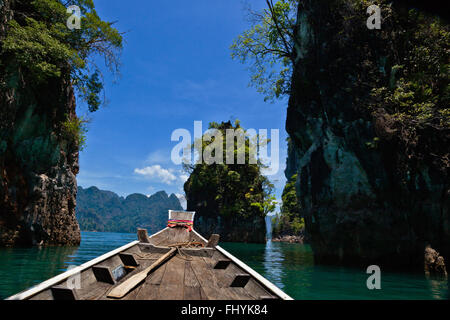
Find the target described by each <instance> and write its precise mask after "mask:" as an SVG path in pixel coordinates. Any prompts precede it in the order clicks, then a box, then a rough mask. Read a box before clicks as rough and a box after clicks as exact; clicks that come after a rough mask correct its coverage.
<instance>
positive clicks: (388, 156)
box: [286, 0, 450, 268]
mask: <svg viewBox="0 0 450 320" xmlns="http://www.w3.org/2000/svg"><path fill="white" fill-rule="evenodd" d="M335 2H336V1H322V0H320V1H317V0H307V1H302V2H301V4H300V6H301V8H300V10H299V13H298V22H299V27H298V29H297V33H296V37H297V43H296V52H297V55H296V62H295V65H294V73H293V78H292V93H291V96H290V100H289V106H288V114H287V121H286V129H287V131H288V133H289V135H290V145H289V151H288V160H287V169H286V177H287V178H290V177H291V176H292V175H294V174H296V173H297V174H298V178H297V184H296V186H297V194H298V197H299V200H300V202H301V206H302V209H301V210H302V215H303V216H304V217H305V222H306V231H307V233H308V236H309V238H310V243H311V245H312V247H313V250H314V255H315V258H316V261H321V262H326V263H348V264H361V265H365V264H367V263H369V264H379V265H391V266H398V267H408V268H409V267H411V266H417V267H418V268H423V252H424V248H425V246H426V245H427V244H431V245H432V246H433V248H436V249H438V250H439V252H441V254H442V255H443V256H444V257H445V259H446V260H448V259H449V257H450V227H449V198H450V193H449V175H448V167H447V169H445V170H442V167H439V166H437V165H436V163H435V161H434V159H435V158H433V156H432V154H433V152H434V153H436V154H439V152H441V153H442V148H447V152H448V146H449V145H450V141H449V135H448V131H447V132H444V133H442V132H436V131H433V129H431V128H427V129H423V132H417V139H418V140H417V143H416V146H417V148H419V149H420V148H422V150H421V154H422V157H421V158H420V159H417V158H410V157H408V153H407V152H406V151H405V149H404V146H403V145H402V144H400V143H398V140H397V139H396V134H398V128H396V127H395V126H391V124H390V119H389V118H388V117H387V116H386V114H385V113H383V112H382V110H380V113H379V114H377V113H375V114H374V113H368V112H364V111H362V110H361V106H360V104H358V100H363V99H364V97H365V95H367V94H368V92H370V87H369V88H366V87H362V86H361V85H360V84H359V83H358V82H357V81H356V77H358V75H361V74H364V73H362V72H361V68H363V67H362V66H363V64H364V62H365V61H366V59H370V58H371V57H367V56H365V52H363V51H361V50H360V49H361V47H363V46H358V41H359V39H345V38H344V36H343V35H341V32H342V30H343V28H345V23H344V22H342V21H341V22H339V17H337V16H336V15H335V14H334V12H333V10H332V9H331V4H332V3H335ZM364 23H365V21H364ZM367 32H369V30H367ZM381 61H382V60H381ZM381 67H382V66H381ZM382 71H384V70H382ZM374 137H381V138H382V139H381V141H380V143H379V144H378V145H377V146H376V148H371V147H368V144H367V142H371V141H373V139H374ZM369 146H370V145H369ZM444 146H445V147H444ZM433 150H434V151H433ZM439 150H441V151H439Z"/></svg>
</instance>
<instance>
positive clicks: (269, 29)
mask: <svg viewBox="0 0 450 320" xmlns="http://www.w3.org/2000/svg"><path fill="white" fill-rule="evenodd" d="M266 4H267V9H265V10H263V11H261V12H254V11H252V10H251V9H250V8H249V9H248V13H249V17H250V19H249V20H250V22H251V24H252V27H251V28H250V29H249V30H246V31H244V32H243V33H242V34H241V35H239V36H238V37H237V38H236V39H235V40H234V42H233V44H232V45H231V56H232V58H233V59H237V60H239V61H241V62H242V63H248V64H249V71H250V74H251V81H250V84H251V85H253V86H254V87H256V89H257V90H258V92H261V93H263V94H264V95H265V100H273V99H274V98H279V97H281V96H283V95H285V94H288V93H289V89H290V86H291V75H292V66H293V64H294V62H295V55H296V54H295V47H294V40H295V29H296V21H297V7H298V0H279V1H277V2H276V3H273V1H272V0H266Z"/></svg>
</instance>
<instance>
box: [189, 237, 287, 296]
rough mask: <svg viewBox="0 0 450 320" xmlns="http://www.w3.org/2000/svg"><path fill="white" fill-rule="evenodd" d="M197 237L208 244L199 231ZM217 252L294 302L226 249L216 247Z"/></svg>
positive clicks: (277, 293)
mask: <svg viewBox="0 0 450 320" xmlns="http://www.w3.org/2000/svg"><path fill="white" fill-rule="evenodd" d="M192 232H194V233H195V234H196V235H197V236H199V237H200V238H201V239H202V240H204V241H206V242H208V240H206V239H205V238H203V237H202V235H201V234H199V233H198V232H197V231H195V230H192ZM216 249H217V251H219V252H220V253H222V254H223V255H224V256H226V257H227V258H228V259H230V260H232V261H233V262H234V263H236V264H237V265H238V266H239V267H241V268H242V269H244V270H245V271H246V272H248V273H249V274H250V275H251V276H252V277H254V278H255V279H256V280H258V281H259V282H261V283H262V284H263V285H264V286H266V287H267V288H268V289H269V290H271V291H272V292H273V293H275V294H276V295H277V296H279V297H280V298H281V299H283V300H294V299H292V298H291V297H290V296H288V295H287V294H286V293H284V292H283V291H282V290H280V289H279V288H278V287H277V286H276V285H274V284H273V283H272V282H270V281H269V280H267V279H266V278H264V277H263V276H262V275H260V274H259V273H258V272H256V271H255V270H253V269H252V268H250V267H249V266H248V265H246V264H245V263H244V262H242V261H241V260H239V259H238V258H236V257H235V256H233V255H232V254H231V253H229V252H228V251H226V250H225V249H223V248H221V247H220V246H216Z"/></svg>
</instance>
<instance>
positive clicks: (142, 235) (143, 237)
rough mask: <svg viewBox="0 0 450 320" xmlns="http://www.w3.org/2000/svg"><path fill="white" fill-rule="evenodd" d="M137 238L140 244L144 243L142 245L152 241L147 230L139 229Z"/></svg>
mask: <svg viewBox="0 0 450 320" xmlns="http://www.w3.org/2000/svg"><path fill="white" fill-rule="evenodd" d="M137 236H138V239H139V242H142V243H149V242H150V240H149V238H148V233H147V229H141V228H138V229H137Z"/></svg>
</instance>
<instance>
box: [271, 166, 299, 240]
mask: <svg viewBox="0 0 450 320" xmlns="http://www.w3.org/2000/svg"><path fill="white" fill-rule="evenodd" d="M296 181H297V175H296V174H294V175H293V176H292V177H291V179H289V181H288V182H287V183H286V186H285V187H284V189H283V194H282V196H281V198H282V201H283V204H282V206H281V211H280V213H279V214H277V215H276V216H275V217H274V218H273V219H272V224H273V230H272V235H273V236H274V237H277V236H281V235H300V234H301V233H303V231H304V229H305V220H304V219H303V217H302V216H301V215H300V208H301V207H300V203H299V201H298V198H297V191H296V188H295V184H296Z"/></svg>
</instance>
